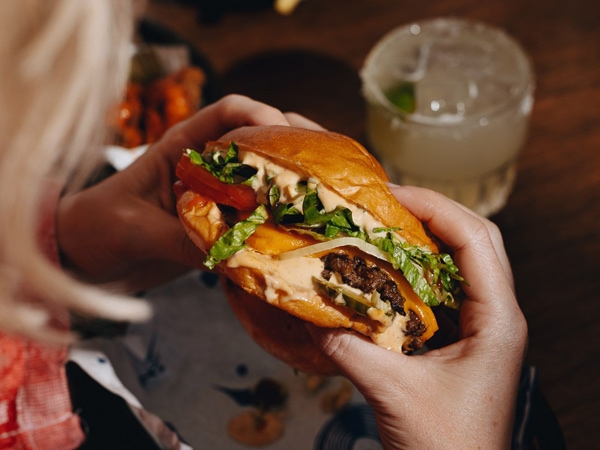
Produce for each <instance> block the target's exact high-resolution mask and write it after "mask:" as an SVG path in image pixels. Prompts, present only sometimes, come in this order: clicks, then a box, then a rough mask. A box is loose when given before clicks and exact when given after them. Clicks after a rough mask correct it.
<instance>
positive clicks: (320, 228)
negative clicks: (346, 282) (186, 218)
mask: <svg viewBox="0 0 600 450" xmlns="http://www.w3.org/2000/svg"><path fill="white" fill-rule="evenodd" d="M186 153H187V154H188V156H189V157H190V159H191V161H192V162H193V163H194V164H196V165H198V166H201V167H203V168H205V169H206V170H208V171H209V172H210V173H211V174H213V175H214V176H215V177H217V178H218V179H219V180H221V181H223V182H225V183H230V184H233V183H244V184H251V182H252V180H253V177H254V175H255V174H256V173H257V169H256V168H254V167H252V166H249V165H246V164H243V163H241V162H240V161H239V158H238V148H237V146H236V144H235V143H233V142H232V143H231V145H230V146H229V148H228V149H227V150H219V149H215V150H213V151H212V152H211V153H209V154H204V155H201V154H200V153H198V152H196V151H194V150H191V149H187V150H186ZM298 193H299V195H304V198H303V202H302V211H300V210H299V209H298V208H297V207H296V206H295V205H294V204H293V203H282V202H280V198H281V195H280V192H279V189H278V187H277V186H276V185H275V184H272V185H271V187H270V188H269V191H268V203H269V205H268V206H269V212H267V207H266V206H264V205H260V206H259V207H258V208H256V210H255V211H254V212H253V213H252V214H251V215H250V217H248V218H247V219H246V220H242V221H240V222H238V223H236V224H235V225H234V226H233V227H232V228H230V229H229V230H228V231H227V232H226V233H224V234H223V235H222V236H221V237H220V238H219V239H218V240H217V242H216V243H215V244H214V245H213V246H212V247H211V248H210V250H209V252H208V255H207V257H206V260H205V261H204V265H205V266H206V267H208V268H209V269H213V268H214V267H215V266H216V265H217V264H218V263H219V262H220V261H223V260H225V259H227V258H229V257H230V256H232V255H234V254H235V253H237V252H238V251H240V250H242V249H243V248H244V247H245V246H246V244H245V241H246V239H248V237H250V236H251V235H252V234H253V233H254V232H255V231H256V229H257V228H258V227H259V226H260V225H261V224H263V223H265V222H266V220H267V218H268V214H269V213H270V214H271V215H272V217H273V221H274V223H275V225H276V226H279V225H282V226H285V227H286V228H288V229H295V230H297V231H300V232H305V233H309V234H311V235H313V236H315V237H316V238H317V239H319V240H328V239H332V238H335V237H339V236H340V235H341V236H350V237H355V238H359V239H361V240H363V241H365V242H368V243H369V244H372V245H374V246H375V247H377V248H379V249H380V250H381V251H383V252H384V253H385V254H386V255H388V261H389V262H390V263H391V264H392V265H393V266H394V268H396V269H398V270H400V271H402V273H403V274H404V277H405V278H406V279H407V280H408V282H409V283H410V285H411V286H412V287H413V289H414V290H415V292H416V294H417V295H418V296H419V297H420V298H421V299H422V300H423V302H424V303H425V304H426V305H428V306H436V305H439V304H440V303H443V304H445V305H446V306H449V307H452V308H458V307H459V304H460V293H461V289H460V283H465V284H466V281H465V280H464V278H463V277H461V276H460V275H459V274H458V267H456V265H455V264H454V262H453V260H452V257H451V256H450V255H449V254H446V253H441V254H436V253H432V252H429V251H426V250H424V249H422V248H419V247H416V246H412V245H409V244H407V243H406V242H403V241H401V240H400V239H399V237H398V236H397V235H396V233H395V232H396V231H398V228H393V227H391V228H376V229H373V230H372V234H371V235H370V234H369V233H368V232H367V231H368V230H363V229H361V228H360V227H359V226H358V225H357V224H356V223H354V220H353V218H352V211H351V210H350V209H348V208H346V207H343V206H338V207H337V208H335V209H333V210H331V211H326V210H325V208H324V207H323V204H322V202H321V200H320V199H319V196H318V193H317V186H316V184H315V183H314V182H311V180H309V181H307V182H302V183H301V184H300V185H299V186H298ZM382 233H384V236H383V237H381V236H380V235H381V234H382Z"/></svg>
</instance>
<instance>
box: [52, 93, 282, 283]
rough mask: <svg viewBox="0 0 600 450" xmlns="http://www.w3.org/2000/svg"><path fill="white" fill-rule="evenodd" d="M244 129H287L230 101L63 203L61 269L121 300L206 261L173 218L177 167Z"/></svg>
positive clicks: (250, 103)
mask: <svg viewBox="0 0 600 450" xmlns="http://www.w3.org/2000/svg"><path fill="white" fill-rule="evenodd" d="M244 125H288V120H287V119H286V117H285V116H284V115H283V114H282V113H281V112H280V111H279V110H277V109H275V108H272V107H270V106H267V105H265V104H263V103H260V102H256V101H254V100H251V99H249V98H247V97H242V96H238V95H230V96H227V97H225V98H223V99H222V100H220V101H218V102H216V103H214V104H212V105H210V106H207V107H205V108H203V109H201V110H200V111H199V112H198V113H197V114H196V115H194V116H193V117H192V118H191V119H189V120H187V121H185V122H182V123H180V124H178V125H176V126H174V127H173V128H172V129H170V130H169V131H168V132H167V133H166V134H165V136H164V137H163V138H162V139H161V140H160V141H159V142H157V143H155V144H154V145H152V146H151V147H150V148H149V149H148V151H147V152H146V153H145V154H144V155H143V156H142V157H140V158H139V159H138V160H137V161H136V162H135V163H133V164H132V165H131V166H130V167H128V168H127V169H126V170H123V171H122V172H119V173H116V174H114V175H113V176H111V177H109V178H107V179H106V180H104V181H102V182H101V183H99V184H97V185H95V186H93V187H91V188H88V189H85V190H83V191H81V192H77V193H75V194H73V195H68V196H65V197H63V198H62V199H61V201H60V203H59V207H58V211H57V240H58V244H59V249H60V251H61V256H62V259H63V264H64V265H65V267H66V268H67V269H69V270H71V271H72V272H74V274H75V275H76V276H78V277H80V278H82V279H84V280H86V281H89V282H93V283H102V284H107V283H111V284H115V285H117V286H118V287H119V288H120V289H122V290H124V291H126V292H135V291H138V290H141V289H146V288H148V287H151V286H155V285H158V284H160V283H162V282H164V281H166V280H169V279H171V278H173V277H174V276H177V275H179V274H181V273H183V272H184V271H186V270H188V269H189V268H190V267H194V266H195V267H201V263H202V261H203V259H204V257H203V255H202V254H201V253H200V251H199V250H198V249H197V248H196V246H194V245H193V244H192V243H191V241H190V240H189V239H188V237H187V235H186V233H185V231H184V229H183V227H182V226H181V224H180V222H179V219H178V218H177V213H176V210H175V196H174V194H173V188H172V186H173V183H174V181H175V167H176V165H177V162H178V161H179V158H180V156H181V151H182V149H184V148H186V147H191V148H197V149H200V150H202V149H203V148H204V144H205V142H206V141H207V140H211V139H217V138H219V137H220V136H221V135H223V134H224V133H225V132H227V131H228V130H230V129H233V128H237V127H240V126H244Z"/></svg>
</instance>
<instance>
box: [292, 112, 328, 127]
mask: <svg viewBox="0 0 600 450" xmlns="http://www.w3.org/2000/svg"><path fill="white" fill-rule="evenodd" d="M284 115H285V118H286V119H287V121H288V123H289V124H290V125H291V126H293V127H299V128H308V129H310V130H324V129H325V128H323V127H322V126H321V125H319V124H318V123H317V122H314V121H312V120H310V119H307V118H306V117H304V116H302V115H300V114H298V113H294V112H287V113H285V114H284Z"/></svg>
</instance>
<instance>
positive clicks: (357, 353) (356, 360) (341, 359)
mask: <svg viewBox="0 0 600 450" xmlns="http://www.w3.org/2000/svg"><path fill="white" fill-rule="evenodd" d="M306 327H307V329H308V332H309V333H310V334H311V336H312V338H313V340H314V342H315V345H316V346H317V347H318V348H319V349H320V350H321V351H322V352H323V353H324V354H325V355H326V356H327V357H328V358H330V359H331V360H332V362H333V363H334V364H335V365H336V366H337V367H338V368H339V370H340V372H341V373H342V374H343V375H344V376H346V378H348V379H349V380H350V381H351V382H352V383H353V384H354V385H355V386H356V387H357V388H358V390H360V391H361V392H365V390H368V391H372V390H373V388H374V387H375V386H377V385H383V383H381V384H380V383H373V377H374V376H375V374H377V377H378V378H381V377H388V376H395V375H397V374H398V370H399V369H400V370H401V368H402V366H403V364H400V361H401V360H402V359H407V358H408V356H406V355H403V354H401V353H397V352H394V351H391V350H388V349H385V348H382V347H379V346H377V345H376V344H374V343H373V342H372V341H371V340H370V339H368V338H366V337H364V336H362V335H359V334H357V333H355V332H353V331H348V330H345V329H339V328H335V329H332V328H320V327H317V326H314V325H312V324H307V325H306ZM394 362H398V363H397V364H394ZM404 362H407V361H404ZM392 368H393V370H392ZM392 372H393V373H392Z"/></svg>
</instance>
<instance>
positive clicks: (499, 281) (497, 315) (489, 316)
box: [391, 186, 526, 343]
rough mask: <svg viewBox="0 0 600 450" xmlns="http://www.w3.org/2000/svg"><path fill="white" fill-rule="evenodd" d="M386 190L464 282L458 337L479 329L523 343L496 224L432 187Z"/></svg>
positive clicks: (518, 311) (519, 319)
mask: <svg viewBox="0 0 600 450" xmlns="http://www.w3.org/2000/svg"><path fill="white" fill-rule="evenodd" d="M391 190H392V192H393V194H394V195H395V196H396V198H397V199H398V201H400V203H402V204H403V205H404V206H405V207H406V208H408V209H409V210H410V211H411V212H412V213H413V214H415V215H416V216H417V217H418V218H419V219H421V220H422V221H423V222H425V223H426V224H427V226H428V227H429V229H430V230H431V232H432V233H433V234H434V235H435V236H437V237H438V238H440V239H441V240H442V241H443V242H444V243H446V244H447V245H448V246H450V247H451V248H452V250H453V256H454V259H455V261H456V264H457V265H458V267H459V268H460V271H461V274H462V275H463V276H464V277H465V278H466V280H467V281H468V283H469V284H468V285H466V286H464V290H465V292H466V294H467V301H465V303H464V304H463V307H462V309H461V329H460V331H461V336H462V337H463V338H464V337H467V336H472V335H475V334H478V333H484V334H487V335H494V336H496V337H495V338H494V339H497V340H499V341H502V342H504V343H508V340H510V339H512V337H514V339H515V340H516V341H519V342H520V341H522V335H523V333H522V332H523V330H525V328H526V326H525V323H524V319H523V315H522V313H521V311H520V309H519V307H518V304H517V301H516V298H515V294H514V287H513V283H512V272H511V270H510V265H509V263H508V258H507V257H506V252H505V251H504V248H503V245H502V237H501V235H500V232H499V231H498V229H497V227H496V226H495V225H494V224H492V223H491V222H490V221H488V220H487V219H485V218H483V217H480V216H478V215H476V214H474V213H472V212H470V211H468V210H467V209H466V208H464V207H462V206H460V205H458V204H457V203H456V202H453V201H450V200H448V199H447V198H446V197H444V196H443V195H441V194H438V193H435V192H433V191H430V190H427V189H422V188H416V187H409V186H402V187H399V186H392V187H391ZM507 334H510V335H512V337H511V336H508V337H507V336H506V335H507Z"/></svg>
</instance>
